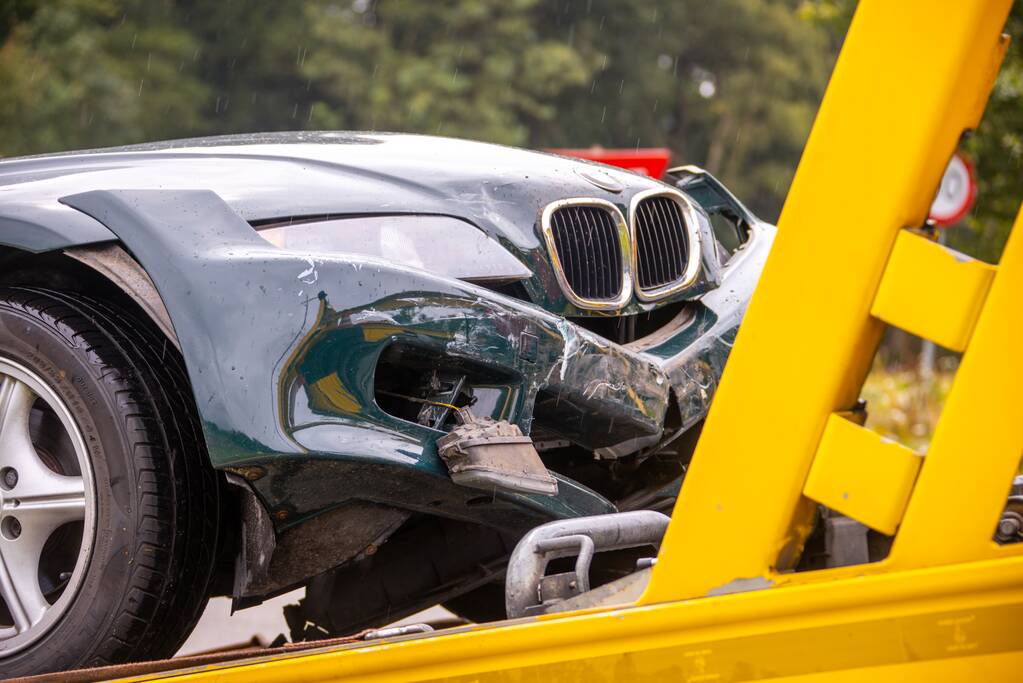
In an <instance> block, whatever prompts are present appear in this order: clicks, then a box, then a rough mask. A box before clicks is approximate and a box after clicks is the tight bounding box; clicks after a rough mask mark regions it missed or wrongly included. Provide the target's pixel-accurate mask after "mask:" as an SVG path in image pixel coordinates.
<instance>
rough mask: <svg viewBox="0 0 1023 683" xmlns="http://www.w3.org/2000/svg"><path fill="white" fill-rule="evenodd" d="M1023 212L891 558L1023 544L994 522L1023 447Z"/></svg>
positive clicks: (947, 555)
mask: <svg viewBox="0 0 1023 683" xmlns="http://www.w3.org/2000/svg"><path fill="white" fill-rule="evenodd" d="M1021 301H1023V212H1021V213H1020V215H1019V216H1017V218H1016V224H1015V226H1014V227H1013V231H1012V234H1011V235H1010V237H1009V241H1008V244H1006V246H1005V251H1004V253H1003V254H1002V259H1001V261H1000V263H999V266H998V272H997V273H996V274H995V279H994V282H993V283H992V284H991V289H990V291H989V292H988V295H987V300H986V303H985V305H984V309H983V310H982V311H981V313H980V318H979V319H978V320H977V325H976V327H975V328H974V331H973V336H972V337H971V339H970V344H969V347H968V348H967V349H966V353H964V354H963V359H962V362H961V363H960V365H959V370H958V371H957V373H956V377H955V380H954V381H953V383H952V389H951V391H950V392H949V395H948V398H947V399H945V406H944V410H943V411H942V413H941V417H940V418H939V420H938V425H937V427H936V428H935V431H934V437H933V438H932V439H931V446H930V448H929V449H928V451H927V457H926V459H925V461H924V465H923V469H922V470H921V471H920V477H919V479H918V481H917V486H916V490H915V492H914V493H913V497H912V498H911V499H910V502H909V506H908V508H907V509H906V516H905V520H904V522H903V526H902V530H901V531H900V533H899V536H898V538H897V539H896V541H895V546H894V548H893V549H892V556H891V560H890V561H891V563H892V565H893V567H898V566H928V565H933V564H937V563H943V562H961V561H964V560H966V559H976V558H980V557H985V556H988V557H990V556H996V555H999V554H1008V553H1019V552H1023V545H1021V544H1017V545H1014V546H996V545H995V544H994V542H993V541H992V536H993V534H994V531H995V524H996V522H997V520H998V517H999V515H1000V514H1001V511H1002V508H1003V507H1004V505H1005V498H1006V495H1007V494H1008V490H1009V485H1010V483H1011V481H1012V476H1013V475H1014V474H1015V473H1016V472H1017V471H1018V469H1019V465H1020V456H1021V455H1023V315H1021V306H1020V303H1021Z"/></svg>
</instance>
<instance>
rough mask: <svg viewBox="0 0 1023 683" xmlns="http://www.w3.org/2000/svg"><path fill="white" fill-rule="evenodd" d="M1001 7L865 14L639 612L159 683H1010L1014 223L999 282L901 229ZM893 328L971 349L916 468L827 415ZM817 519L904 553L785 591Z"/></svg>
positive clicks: (1017, 413) (985, 67) (1017, 333)
mask: <svg viewBox="0 0 1023 683" xmlns="http://www.w3.org/2000/svg"><path fill="white" fill-rule="evenodd" d="M1010 4H1011V3H1010V0H987V1H980V0H976V1H971V0H898V1H896V0H863V1H862V2H861V3H860V6H859V8H858V9H857V12H856V16H855V18H854V20H853V22H852V26H851V28H850V31H849V35H848V37H847V39H846V42H845V45H844V47H843V49H842V54H841V56H840V58H839V60H838V63H837V66H836V67H835V71H834V75H833V76H832V80H831V84H830V86H829V87H828V91H827V94H826V96H825V98H824V101H823V104H822V105H821V109H820V113H819V114H818V117H817V121H816V123H815V124H814V128H813V132H812V134H811V135H810V138H809V142H808V143H807V147H806V151H805V153H804V155H803V159H802V161H801V162H800V165H799V169H798V172H797V173H796V176H795V180H794V182H793V185H792V189H791V191H790V193H789V197H788V200H787V202H786V204H785V208H784V211H783V212H782V216H781V219H780V222H779V223H780V224H779V231H778V236H777V239H776V241H775V245H774V249H773V252H772V254H771V256H770V259H769V260H768V263H767V266H766V269H765V271H764V274H763V278H762V280H761V283H760V286H759V287H758V289H757V292H756V294H755V296H754V298H753V300H752V302H751V304H750V307H749V311H748V313H747V315H746V319H745V322H744V323H743V326H742V329H741V331H740V334H739V336H738V339H737V341H736V344H735V348H734V350H733V352H732V356H731V358H730V360H729V362H728V367H727V370H726V372H725V373H724V377H723V379H722V382H721V386H720V389H719V392H718V395H717V397H716V399H715V401H714V405H713V407H712V409H711V412H710V415H709V417H708V420H707V423H706V426H705V429H704V431H703V435H702V437H701V439H700V442H699V445H698V447H697V451H696V455H695V457H694V461H693V466H692V468H691V470H690V472H689V474H688V476H687V478H686V483H685V486H684V487H683V490H682V494H681V496H680V498H679V500H678V503H677V505H676V507H675V511H674V514H673V517H672V521H671V524H670V526H669V528H668V532H667V536H666V538H665V542H664V544H663V547H662V550H661V554H660V556H659V561H658V564H657V565H656V567H654V570H653V572H652V576H651V580H650V583H649V585H648V587H647V590H646V592H645V593H644V594H643V596H642V597H641V599H640V600H639V601H638V603H637V604H635V605H621V606H617V607H616V608H599V609H591V610H588V611H585V612H574V613H565V614H557V615H548V616H543V617H537V618H531V619H522V620H517V621H508V622H501V623H496V624H489V625H482V626H476V627H467V628H461V629H453V630H449V631H442V632H438V633H436V634H431V635H427V636H420V637H408V638H403V639H395V640H390V641H378V642H374V643H372V644H358V645H348V646H338V647H325V648H321V649H319V650H313V651H306V652H302V653H296V654H293V655H286V656H276V657H263V658H256V659H252V660H247V661H243V662H234V663H230V664H221V665H216V666H211V667H208V668H203V669H196V670H191V671H184V672H176V673H173V674H170V675H171V676H176V677H181V678H187V679H190V680H197V681H198V680H217V681H228V680H230V681H328V680H346V681H366V682H369V681H375V682H383V681H433V680H436V681H440V680H447V681H464V682H466V683H468V682H470V681H508V682H512V681H516V682H517V681H523V682H525V681H537V682H539V681H587V682H589V683H593V682H596V681H665V680H671V681H722V682H724V681H754V680H776V681H782V680H799V681H815V680H822V681H824V680H826V681H834V682H839V681H861V680H868V679H869V680H871V681H874V682H876V683H880V682H882V681H914V680H919V681H937V680H941V681H944V680H962V681H977V680H984V681H997V680H1023V544H1017V545H1005V546H999V545H997V544H995V543H994V542H993V540H992V535H993V533H994V530H995V525H996V523H997V520H998V517H999V515H1000V513H1001V510H1002V507H1003V505H1004V503H1005V498H1006V494H1007V491H1008V489H1009V485H1010V482H1011V480H1012V476H1013V474H1014V473H1015V472H1016V471H1017V468H1018V467H1019V463H1020V456H1021V454H1023V352H1021V350H1023V315H1021V311H1023V307H1021V299H1023V227H1021V226H1020V223H1021V222H1023V218H1020V219H1018V220H1017V224H1016V228H1017V229H1015V230H1014V231H1013V234H1012V237H1011V238H1010V240H1009V242H1008V245H1007V246H1006V248H1005V253H1004V254H1003V256H1002V259H1001V263H1000V264H999V265H998V267H997V268H995V267H993V266H988V265H986V264H981V263H977V262H971V261H969V260H967V259H964V258H962V257H960V256H957V255H954V254H951V253H950V252H947V251H946V250H944V248H943V247H940V246H939V245H936V244H934V243H932V242H929V241H928V240H926V239H924V238H923V237H921V236H919V235H918V234H916V233H914V232H911V229H912V228H914V227H919V226H921V225H922V224H923V223H924V220H925V218H926V215H927V209H928V206H929V204H930V202H931V199H932V197H933V196H934V194H935V191H936V188H937V187H938V183H939V181H940V178H941V175H942V172H943V170H944V168H945V165H946V163H947V161H948V159H949V157H950V156H951V155H952V153H953V151H954V150H955V148H956V146H957V144H958V142H959V139H960V136H961V134H962V133H963V131H964V130H966V129H971V128H974V127H976V126H977V124H978V122H979V120H980V117H981V113H982V111H983V108H984V104H985V102H986V100H987V96H988V93H989V92H990V88H991V85H992V83H993V79H994V77H995V74H996V73H997V70H998V66H999V64H1000V61H1001V57H1002V55H1003V53H1004V50H1005V47H1006V39H1005V38H1004V37H1003V36H1002V35H1001V30H1002V27H1003V25H1004V23H1005V19H1006V16H1007V14H1008V11H1009V8H1010ZM886 325H892V326H896V327H901V328H903V329H906V330H908V331H910V332H912V333H914V334H917V335H920V336H923V337H925V338H929V339H931V340H933V341H935V342H937V343H940V344H942V345H945V346H947V347H949V348H952V349H956V350H962V351H963V352H964V355H963V358H962V363H961V366H960V368H959V371H958V373H957V375H956V378H955V380H954V384H953V386H952V389H951V394H950V395H949V397H948V399H947V402H946V404H945V408H944V410H943V413H942V415H941V418H940V421H939V424H938V426H937V430H936V433H935V434H934V438H933V441H932V443H931V446H930V448H929V450H928V452H927V453H926V455H925V456H921V455H918V454H915V453H912V452H910V451H909V450H908V449H906V448H904V447H902V446H899V445H897V444H890V443H886V442H884V441H882V440H881V439H880V438H878V437H877V436H876V435H874V434H873V433H871V432H869V431H867V430H865V429H864V428H863V427H861V426H859V425H857V424H855V423H853V422H851V421H849V420H848V419H847V418H846V416H844V415H843V413H847V411H848V410H849V409H850V408H851V407H852V406H853V405H854V403H855V402H856V400H857V398H858V396H859V392H860V390H861V387H862V384H863V381H864V378H865V376H866V373H867V370H868V368H869V365H870V362H871V359H872V358H873V356H874V354H875V352H876V349H877V346H878V343H879V340H880V336H881V333H882V332H883V330H884V328H885V326H886ZM817 503H821V504H824V505H827V506H829V507H831V508H834V509H837V510H839V511H841V512H843V513H844V514H846V515H848V516H850V517H852V518H854V519H856V520H859V521H861V522H863V523H864V524H867V525H868V526H870V527H872V528H874V529H876V530H878V531H881V532H883V533H886V534H889V535H892V534H894V536H895V539H894V545H893V547H892V551H891V553H890V555H889V556H888V557H887V558H886V559H884V560H882V561H880V562H876V563H872V564H865V565H858V566H853V567H842V568H836V569H825V570H818V571H806V572H798V573H797V572H793V571H791V569H792V565H793V564H794V562H795V560H796V559H797V558H798V556H799V553H800V551H801V549H802V544H803V542H804V541H805V538H806V535H807V533H808V531H809V528H810V522H811V514H812V512H813V510H814V509H815V507H816V504H817ZM162 675H163V676H167V675H168V674H162Z"/></svg>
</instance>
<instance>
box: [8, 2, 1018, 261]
mask: <svg viewBox="0 0 1023 683" xmlns="http://www.w3.org/2000/svg"><path fill="white" fill-rule="evenodd" d="M854 4H855V3H854V2H853V1H852V0H714V2H707V1H706V0H438V1H437V2H433V1H430V2H425V1H417V0H333V1H331V0H276V1H274V2H269V1H263V2H239V1H238V0H224V1H220V2H208V1H201V0H177V1H172V0H0V93H2V97H0V155H2V156H14V155H21V154H34V153H41V152H50V151H58V150H65V149H74V148H88V147H99V146H106V145H118V144H126V143H131V142H140V141H144V140H153V139H166V138H173V137H189V136H197V135H210V134H217V133H234V132H248V131H260V130H288V129H324V128H331V129H336V128H344V129H360V130H398V131H411V132H422V133H430V134H440V135H451V136H457V137H469V138H477V139H484V140H490V141H494V142H500V143H506V144H512V145H522V146H529V147H588V146H591V145H594V144H599V145H603V146H606V147H636V146H642V147H646V146H665V147H669V148H671V149H672V151H673V153H674V158H675V160H676V161H678V162H685V163H695V164H699V165H703V166H705V167H707V168H708V169H710V170H711V171H712V172H714V173H716V174H717V175H719V176H720V177H721V178H722V179H723V180H724V181H725V182H726V183H727V184H728V185H730V186H731V187H732V188H733V189H734V190H735V191H736V192H737V194H738V195H739V196H740V197H742V198H743V199H744V200H745V201H747V202H748V203H749V204H750V205H752V206H753V208H754V209H755V210H757V211H759V212H760V213H761V214H762V215H764V216H765V217H767V218H769V219H773V218H775V217H776V216H777V214H778V211H779V210H780V207H781V203H782V201H783V199H784V196H785V192H786V190H787V188H788V184H789V181H790V180H791V177H792V174H793V172H794V170H795V166H796V164H797V162H798V159H799V154H800V152H801V150H802V146H803V143H804V141H805V139H806V135H807V133H808V131H809V128H810V125H811V123H812V121H813V116H814V113H815V111H816V109H817V105H818V103H819V100H820V97H821V95H822V94H823V91H824V87H825V85H826V83H827V79H828V76H829V74H830V72H831V68H832V66H833V64H834V59H835V57H836V55H837V53H838V50H839V48H840V46H841V40H842V37H843V36H844V33H845V29H846V27H847V25H848V22H849V19H850V17H851V16H852V12H853V8H854ZM1021 28H1023V11H1021V9H1020V8H1019V6H1017V9H1016V10H1014V13H1013V17H1012V19H1011V20H1010V25H1009V31H1010V32H1012V33H1018V32H1019V29H1021ZM1021 89H1023V55H1021V52H1020V47H1019V46H1018V45H1015V46H1013V47H1012V48H1011V49H1010V54H1009V58H1008V60H1007V64H1006V67H1005V69H1004V70H1003V72H1002V75H1001V77H1000V78H999V81H998V85H997V87H996V91H995V94H994V96H993V98H992V103H991V105H990V107H989V110H988V113H987V116H986V118H985V121H984V124H983V125H982V127H981V130H980V131H978V134H977V135H975V136H974V137H973V138H972V139H971V140H970V141H969V142H968V145H967V149H968V151H969V152H970V153H971V154H972V155H973V158H974V160H975V161H976V163H977V166H978V170H979V172H980V175H981V178H982V185H981V193H980V198H979V202H978V205H977V209H976V210H975V212H974V214H973V215H972V216H971V218H970V220H969V227H970V230H968V231H959V232H958V233H957V237H956V239H957V240H958V241H959V242H961V243H962V244H961V246H965V247H967V248H968V249H970V251H972V252H974V253H978V254H979V255H982V256H985V257H987V258H989V259H995V258H997V254H998V250H999V249H1000V246H1001V241H1002V240H1003V239H1004V235H1005V234H1006V232H1007V230H1008V226H1009V224H1010V223H1011V219H1012V217H1013V214H1014V212H1015V208H1016V206H1018V202H1019V199H1020V197H1019V194H1020V192H1019V190H1020V188H1021V182H1020V181H1021V170H1020V159H1021V155H1023V138H1021V128H1023V126H1020V124H1021V123H1023V117H1020V114H1019V111H1020V97H1021Z"/></svg>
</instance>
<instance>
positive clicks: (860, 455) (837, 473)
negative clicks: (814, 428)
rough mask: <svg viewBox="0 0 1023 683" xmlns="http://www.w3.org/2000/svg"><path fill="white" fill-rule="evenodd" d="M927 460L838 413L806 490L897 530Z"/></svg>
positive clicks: (889, 531)
mask: <svg viewBox="0 0 1023 683" xmlns="http://www.w3.org/2000/svg"><path fill="white" fill-rule="evenodd" d="M921 461H922V458H921V457H920V456H919V455H917V454H916V453H914V452H913V451H912V450H911V449H909V448H907V447H906V446H903V445H902V444H898V443H895V442H894V441H892V440H891V439H883V438H881V436H880V435H879V434H877V433H875V432H872V431H870V430H869V429H865V428H863V427H861V426H859V425H858V424H854V423H852V422H850V421H849V420H847V419H845V418H844V417H841V416H839V415H834V414H833V415H831V417H830V418H828V423H827V426H825V428H824V435H823V436H822V437H821V443H820V446H819V447H818V449H817V455H816V457H815V458H814V460H813V466H812V467H811V468H810V474H809V476H807V479H806V486H805V487H804V488H803V494H804V495H806V496H807V497H808V498H811V499H813V500H815V501H817V502H818V503H820V504H821V505H826V506H828V507H829V508H831V509H832V510H837V511H838V512H841V513H842V514H843V515H847V516H849V517H852V518H853V519H857V520H859V521H860V522H863V523H864V524H866V525H867V526H869V527H870V528H871V529H876V530H878V531H880V532H881V533H884V534H888V535H891V534H894V533H895V530H896V529H897V528H898V526H899V522H901V521H902V513H903V512H904V511H905V509H906V502H907V501H908V500H909V494H910V493H911V492H912V491H913V483H914V482H915V481H916V475H917V472H919V471H920V463H921Z"/></svg>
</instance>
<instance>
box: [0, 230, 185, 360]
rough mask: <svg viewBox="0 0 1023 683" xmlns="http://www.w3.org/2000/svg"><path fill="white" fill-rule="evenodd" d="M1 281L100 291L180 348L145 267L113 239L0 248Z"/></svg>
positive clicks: (96, 292)
mask: <svg viewBox="0 0 1023 683" xmlns="http://www.w3.org/2000/svg"><path fill="white" fill-rule="evenodd" d="M0 267H2V268H3V275H2V276H0V284H22V285H25V284H29V285H42V286H47V287H52V288H54V289H60V290H65V291H67V290H70V291H79V292H82V293H89V294H95V295H99V296H101V297H102V298H104V299H107V300H111V303H117V304H120V305H122V306H126V307H127V308H130V309H132V310H133V311H134V312H135V313H136V314H138V315H141V316H142V317H144V318H145V319H147V320H149V321H150V322H151V323H152V324H153V325H154V326H155V327H156V328H157V329H158V330H159V331H160V333H161V334H163V336H164V337H166V338H167V341H169V342H170V343H172V344H173V345H174V346H175V347H176V348H177V349H178V351H179V352H180V351H181V344H180V342H179V341H178V338H177V335H176V334H175V332H174V326H173V324H172V323H171V319H170V315H169V314H168V313H167V307H166V306H165V305H164V303H163V299H162V298H161V297H160V293H159V291H157V289H156V285H155V284H154V283H153V280H152V278H150V277H149V274H148V273H147V272H146V271H145V269H144V268H142V266H141V265H140V264H139V262H138V261H136V260H135V259H134V258H133V257H132V256H131V254H129V253H128V252H127V250H125V248H124V247H123V246H121V245H120V244H119V243H117V242H107V243H102V244H88V245H83V246H72V247H68V248H66V249H58V250H52V251H46V252H41V253H34V252H32V251H29V250H26V249H20V248H18V247H11V246H5V247H0Z"/></svg>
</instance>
